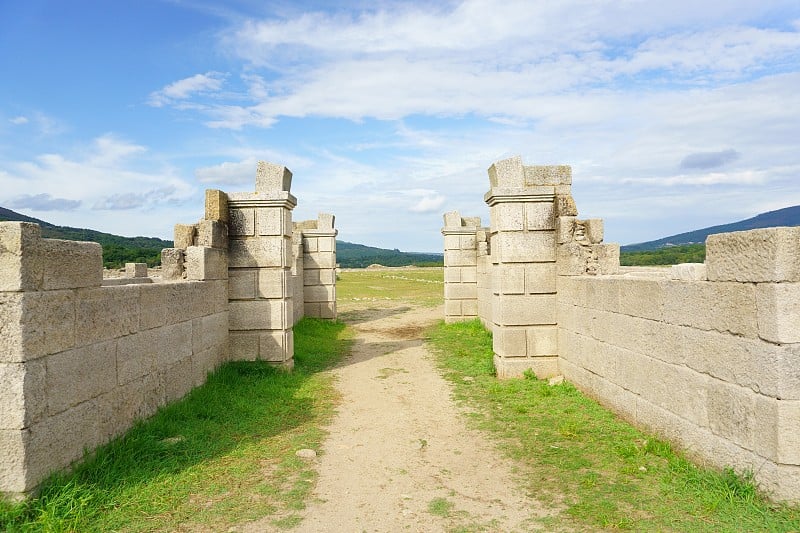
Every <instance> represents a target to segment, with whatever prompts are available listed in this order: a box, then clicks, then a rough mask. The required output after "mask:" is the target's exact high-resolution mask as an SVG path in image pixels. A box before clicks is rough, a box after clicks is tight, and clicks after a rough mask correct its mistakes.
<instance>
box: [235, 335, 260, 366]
mask: <svg viewBox="0 0 800 533" xmlns="http://www.w3.org/2000/svg"><path fill="white" fill-rule="evenodd" d="M259 338H260V334H259V333H258V332H254V331H233V330H232V331H231V332H230V341H229V342H230V360H231V361H255V360H256V359H258V353H259Z"/></svg>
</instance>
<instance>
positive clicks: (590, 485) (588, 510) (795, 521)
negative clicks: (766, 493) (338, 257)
mask: <svg viewBox="0 0 800 533" xmlns="http://www.w3.org/2000/svg"><path fill="white" fill-rule="evenodd" d="M430 342H431V344H432V346H433V347H434V351H435V352H436V353H437V354H438V360H439V362H440V364H441V366H442V368H443V369H444V372H445V374H446V376H447V377H448V379H449V380H450V381H452V383H453V386H454V389H455V392H456V396H457V397H458V398H459V399H461V400H462V401H465V402H467V403H468V404H469V405H470V406H472V407H474V408H476V409H474V413H475V414H473V415H471V416H474V418H475V421H476V423H477V425H478V426H479V427H481V428H482V429H485V430H488V431H490V432H491V433H492V434H493V435H494V436H496V437H497V438H498V440H499V442H500V443H501V447H502V448H503V450H504V451H505V452H507V453H508V454H509V455H510V456H511V457H512V458H513V459H515V460H516V461H518V462H519V463H520V464H521V465H522V466H523V468H524V472H525V476H526V477H525V479H526V486H525V490H527V491H529V492H530V493H531V494H532V495H534V496H535V497H536V498H538V499H540V500H542V501H543V502H545V503H547V504H551V505H553V506H555V507H556V508H560V509H563V511H562V512H561V513H560V514H559V515H558V516H555V517H551V518H547V519H545V520H544V523H543V526H544V527H545V529H547V530H567V529H570V530H572V529H578V530H585V529H596V528H602V529H626V530H636V531H709V532H710V531H714V532H717V531H776V532H777V531H800V509H798V508H790V507H787V506H784V505H779V504H772V503H770V502H768V501H767V500H765V499H764V498H762V497H761V496H760V495H759V494H758V493H757V492H756V490H755V488H754V486H753V484H752V482H751V481H750V480H748V479H746V478H745V479H743V478H742V477H739V476H737V475H736V474H734V473H733V472H732V471H730V470H726V471H723V472H716V471H712V470H706V469H702V468H699V467H697V466H695V465H693V464H692V463H691V462H689V461H688V460H686V459H685V458H683V457H682V456H681V455H680V454H679V453H677V452H675V451H674V450H672V448H671V447H670V445H669V444H668V443H666V442H664V441H661V440H659V439H656V438H653V437H652V436H649V435H646V434H644V433H642V432H640V431H638V430H636V429H635V428H633V427H632V426H630V425H629V424H627V423H625V422H623V421H622V420H620V419H619V418H617V417H616V416H614V415H613V414H612V413H610V412H609V411H607V410H605V409H604V408H602V407H600V406H599V405H598V404H597V403H596V402H594V401H592V400H590V399H588V398H586V397H585V396H583V395H582V394H581V393H580V392H579V391H578V390H576V389H575V387H573V386H572V385H570V384H569V383H563V384H560V385H555V386H550V385H548V383H547V382H546V381H540V380H537V379H535V377H534V376H533V375H532V374H529V375H528V376H527V378H526V379H511V380H503V381H500V380H498V379H496V378H495V376H494V369H493V365H492V345H491V336H490V334H489V333H487V332H486V330H484V328H483V327H482V326H481V325H480V323H479V322H478V321H472V322H466V323H457V324H451V325H445V324H440V325H438V326H436V327H435V328H434V329H433V330H432V331H431V333H430ZM465 376H470V377H473V378H474V380H468V381H465V380H464V379H463V378H464V377H465Z"/></svg>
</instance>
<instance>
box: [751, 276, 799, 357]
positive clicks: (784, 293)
mask: <svg viewBox="0 0 800 533" xmlns="http://www.w3.org/2000/svg"><path fill="white" fill-rule="evenodd" d="M756 306H757V309H758V335H759V337H761V338H762V339H764V340H766V341H770V342H774V343H778V344H788V343H800V283H759V284H758V285H756Z"/></svg>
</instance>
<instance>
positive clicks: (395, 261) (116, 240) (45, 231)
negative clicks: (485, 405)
mask: <svg viewBox="0 0 800 533" xmlns="http://www.w3.org/2000/svg"><path fill="white" fill-rule="evenodd" d="M3 220H14V221H20V222H34V223H36V224H39V225H40V226H41V227H42V236H43V237H45V238H47V239H66V240H69V241H93V242H99V243H100V244H101V245H102V246H103V264H104V265H105V266H106V268H119V267H121V266H123V265H124V264H125V263H126V262H132V263H147V264H149V265H150V266H155V265H158V264H160V263H161V250H162V249H163V248H172V241H165V240H162V239H156V238H153V237H120V236H119V235H112V234H110V233H103V232H102V231H95V230H91V229H84V228H70V227H68V226H56V225H54V224H51V223H49V222H46V221H44V220H39V219H38V218H33V217H29V216H26V215H23V214H21V213H17V212H16V211H12V210H10V209H6V208H4V207H0V221H3ZM336 259H337V261H338V262H339V264H340V265H341V266H342V267H345V268H364V267H368V266H369V265H372V264H381V265H383V266H407V265H418V266H429V265H439V266H440V265H442V263H443V260H444V256H443V254H426V253H415V252H401V251H400V250H386V249H383V248H373V247H371V246H364V245H363V244H353V243H350V242H344V241H336Z"/></svg>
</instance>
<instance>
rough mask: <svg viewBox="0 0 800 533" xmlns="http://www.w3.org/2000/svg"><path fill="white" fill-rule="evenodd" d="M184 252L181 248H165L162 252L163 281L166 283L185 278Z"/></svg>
mask: <svg viewBox="0 0 800 533" xmlns="http://www.w3.org/2000/svg"><path fill="white" fill-rule="evenodd" d="M183 260H184V255H183V250H182V249H180V248H164V249H163V250H161V279H163V280H166V281H172V280H178V279H182V278H183V274H184V269H183Z"/></svg>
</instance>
